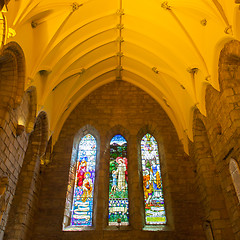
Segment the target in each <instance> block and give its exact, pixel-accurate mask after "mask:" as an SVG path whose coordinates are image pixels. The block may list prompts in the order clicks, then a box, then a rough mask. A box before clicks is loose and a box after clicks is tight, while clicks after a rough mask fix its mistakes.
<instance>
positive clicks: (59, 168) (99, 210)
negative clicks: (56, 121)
mask: <svg viewBox="0 0 240 240" xmlns="http://www.w3.org/2000/svg"><path fill="white" fill-rule="evenodd" d="M93 129H94V130H93ZM79 130H80V132H81V131H83V132H86V133H87V132H88V131H90V132H91V131H94V132H95V135H98V136H99V138H98V149H99V155H98V160H97V161H98V164H97V170H96V181H95V184H96V185H95V194H94V198H95V199H94V201H95V203H96V205H95V208H94V209H95V211H94V221H93V222H94V223H93V225H94V226H93V228H91V230H86V231H77V232H67V231H62V224H63V217H64V208H65V200H66V192H67V185H68V177H69V168H70V161H71V153H72V147H73V142H74V137H75V136H76V134H79ZM147 132H149V133H150V134H152V135H153V136H154V137H155V138H156V140H157V141H158V144H159V151H160V156H161V157H160V161H161V169H162V179H163V189H164V196H165V202H166V212H167V218H168V224H167V225H166V226H165V227H163V228H162V230H161V229H160V228H155V229H153V228H148V229H146V226H144V216H143V191H142V181H141V168H140V140H141V138H142V137H143V135H144V134H145V133H147ZM115 134H122V135H123V136H124V138H125V139H126V140H127V142H128V160H129V202H130V206H129V211H130V226H129V227H121V228H120V230H118V229H117V228H116V227H110V228H109V227H108V226H107V215H108V169H109V143H110V140H111V138H112V137H113V136H114V135H115ZM194 183H195V173H194V165H193V163H192V162H191V161H190V159H189V157H188V156H187V155H186V154H185V153H184V151H183V146H182V144H181V143H180V141H179V140H178V137H177V134H176V131H175V129H174V127H173V124H172V123H171V121H170V120H169V118H168V116H167V115H166V113H165V112H164V111H163V109H162V108H161V107H160V105H159V104H158V103H157V102H156V101H155V100H153V99H152V98H151V97H150V96H149V95H148V94H146V93H145V92H143V91H142V90H140V89H139V88H137V87H135V86H134V85H131V84H129V83H127V82H124V81H115V82H112V83H109V84H107V85H104V86H103V87H100V88H99V89H97V90H95V91H94V92H92V93H91V94H90V95H89V96H87V97H86V98H85V99H83V100H82V101H81V102H80V103H79V105H78V106H77V107H76V108H75V110H73V112H72V113H71V114H70V116H69V117H68V119H67V120H66V122H65V124H64V126H63V128H62V131H61V133H60V136H59V139H58V141H57V142H56V144H55V146H54V148H53V153H52V162H51V163H50V164H49V165H48V166H47V168H46V169H45V170H44V172H43V173H42V189H41V193H40V196H39V209H38V212H37V213H36V215H35V216H34V220H35V222H34V228H33V237H32V239H34V240H38V239H39V240H40V239H44V240H46V239H51V240H54V239H58V240H59V239H72V240H73V239H113V238H115V239H160V238H161V239H182V240H187V239H191V240H194V239H196V240H201V239H205V237H204V233H203V230H202V219H203V218H202V209H201V207H200V203H199V200H198V199H199V195H198V192H197V188H196V187H195V184H194ZM144 227H145V230H143V228H144ZM158 230H160V231H158Z"/></svg>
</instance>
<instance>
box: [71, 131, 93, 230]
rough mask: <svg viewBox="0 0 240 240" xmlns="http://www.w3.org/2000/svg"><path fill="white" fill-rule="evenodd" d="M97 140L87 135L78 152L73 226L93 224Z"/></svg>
mask: <svg viewBox="0 0 240 240" xmlns="http://www.w3.org/2000/svg"><path fill="white" fill-rule="evenodd" d="M96 146H97V143H96V140H95V138H94V137H93V136H92V135H91V134H87V135H85V136H84V137H83V138H82V139H81V141H80V143H79V149H78V154H77V162H76V173H75V184H74V193H73V202H72V214H71V226H92V216H93V193H94V180H95V164H96V150H97V149H96Z"/></svg>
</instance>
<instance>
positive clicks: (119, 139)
mask: <svg viewBox="0 0 240 240" xmlns="http://www.w3.org/2000/svg"><path fill="white" fill-rule="evenodd" d="M109 178H110V181H109V205H108V211H109V213H108V225H109V226H118V225H120V224H121V225H125V226H126V225H129V208H128V206H129V199H128V160H127V141H126V139H125V138H124V137H123V136H122V135H120V134H117V135H115V136H114V137H113V138H112V140H111V141H110V164H109Z"/></svg>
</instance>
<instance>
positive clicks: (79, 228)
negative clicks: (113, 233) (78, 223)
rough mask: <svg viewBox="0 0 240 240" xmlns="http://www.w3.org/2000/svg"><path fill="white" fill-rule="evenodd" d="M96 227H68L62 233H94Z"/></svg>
mask: <svg viewBox="0 0 240 240" xmlns="http://www.w3.org/2000/svg"><path fill="white" fill-rule="evenodd" d="M93 230H95V227H93V226H85V227H74V226H67V227H65V228H64V229H63V230H62V231H63V232H82V231H93Z"/></svg>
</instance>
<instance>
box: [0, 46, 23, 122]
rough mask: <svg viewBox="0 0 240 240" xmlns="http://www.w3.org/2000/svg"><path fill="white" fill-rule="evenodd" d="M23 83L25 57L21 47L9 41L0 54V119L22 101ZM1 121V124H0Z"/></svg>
mask: <svg viewBox="0 0 240 240" xmlns="http://www.w3.org/2000/svg"><path fill="white" fill-rule="evenodd" d="M24 84H25V57H24V53H23V50H22V49H21V47H20V46H19V45H18V44H17V43H15V42H10V43H8V44H7V45H5V46H4V48H3V50H2V54H1V55H0V86H1V88H0V120H4V119H5V118H6V113H7V112H8V111H9V109H11V108H16V107H17V106H19V105H20V103H21V101H22V96H23V93H24ZM2 124H3V123H2V121H1V126H2Z"/></svg>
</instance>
